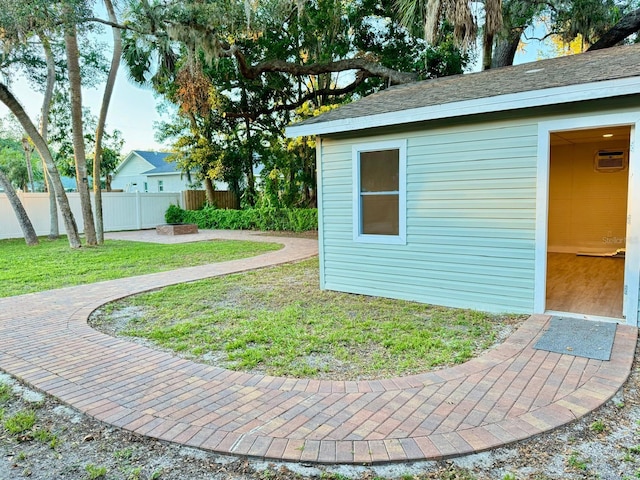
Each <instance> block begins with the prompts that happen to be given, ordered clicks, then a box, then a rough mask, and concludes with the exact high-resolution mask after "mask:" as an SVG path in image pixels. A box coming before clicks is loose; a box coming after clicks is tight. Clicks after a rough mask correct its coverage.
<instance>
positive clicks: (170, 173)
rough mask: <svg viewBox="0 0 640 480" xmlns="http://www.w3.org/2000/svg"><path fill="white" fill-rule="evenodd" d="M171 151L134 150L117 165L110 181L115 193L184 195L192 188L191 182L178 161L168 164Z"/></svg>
mask: <svg viewBox="0 0 640 480" xmlns="http://www.w3.org/2000/svg"><path fill="white" fill-rule="evenodd" d="M169 155H171V153H168V152H148V151H144V150H133V151H131V153H129V155H127V156H126V157H125V159H124V160H123V161H122V162H121V163H120V165H118V167H117V168H116V171H115V172H114V174H113V178H112V180H111V188H112V189H113V190H120V189H121V190H123V191H125V192H181V191H183V190H188V189H189V183H190V182H189V179H188V178H187V176H186V175H184V174H183V173H182V172H181V171H180V170H179V169H178V166H177V164H176V162H168V161H167V160H166V159H167V157H168V156H169Z"/></svg>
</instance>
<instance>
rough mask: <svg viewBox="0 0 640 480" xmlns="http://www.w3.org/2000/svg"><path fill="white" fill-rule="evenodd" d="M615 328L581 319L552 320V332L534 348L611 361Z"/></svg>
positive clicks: (563, 318)
mask: <svg viewBox="0 0 640 480" xmlns="http://www.w3.org/2000/svg"><path fill="white" fill-rule="evenodd" d="M615 336H616V324H615V323H607V322H594V321H591V320H581V319H578V318H565V317H552V318H551V322H550V324H549V329H548V330H547V331H545V332H544V334H543V335H542V337H540V340H538V342H537V343H536V344H535V345H534V346H533V348H536V349H538V350H546V351H548V352H556V353H566V354H569V355H575V356H577V357H587V358H594V359H596V360H609V359H610V358H611V349H612V347H613V340H614V338H615Z"/></svg>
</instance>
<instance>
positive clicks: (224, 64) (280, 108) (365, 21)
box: [124, 0, 468, 205]
mask: <svg viewBox="0 0 640 480" xmlns="http://www.w3.org/2000/svg"><path fill="white" fill-rule="evenodd" d="M234 5H236V6H243V4H242V3H241V2H238V3H236V4H234ZM183 7H184V9H183ZM164 8H165V6H164V5H162V4H153V5H151V6H149V8H143V7H141V8H140V10H139V11H137V12H134V13H135V15H134V16H133V17H131V18H129V19H128V21H129V24H135V25H136V29H137V30H135V31H128V32H127V33H126V35H125V42H124V58H125V60H126V62H127V64H128V66H129V70H130V73H131V75H132V77H133V78H134V79H136V80H137V81H138V82H140V83H147V84H149V85H151V86H153V88H154V89H155V90H156V91H157V92H158V93H160V94H161V95H163V96H164V97H165V98H166V99H167V100H168V101H170V102H171V103H173V104H175V105H176V106H177V107H178V112H179V115H180V117H182V119H184V121H183V120H179V121H176V122H174V123H173V125H166V126H165V128H163V132H162V134H163V136H164V138H165V139H166V138H168V137H171V138H174V139H175V145H176V147H177V148H178V150H179V152H180V153H179V155H178V156H177V159H178V160H179V163H180V165H182V166H183V168H188V170H185V171H188V172H191V171H195V172H196V175H197V176H198V177H199V179H200V180H203V181H204V183H205V186H207V185H208V183H209V182H210V181H211V180H216V179H223V180H225V181H227V183H228V184H229V185H230V188H231V189H232V190H234V191H236V192H237V193H238V195H242V198H243V201H244V202H245V204H248V205H253V204H255V202H256V200H257V196H256V191H255V190H256V189H255V187H254V184H255V179H254V167H255V165H256V163H263V164H267V165H269V170H268V171H269V172H270V171H271V170H273V171H274V172H276V171H277V172H278V173H273V176H278V175H285V177H286V178H285V179H284V180H283V181H281V182H279V185H280V186H282V189H283V190H282V191H283V192H286V193H283V194H282V198H283V200H285V201H286V202H291V204H306V205H312V204H313V203H314V202H315V194H314V193H313V192H314V191H315V179H314V177H315V155H311V154H310V152H309V151H307V149H306V147H305V148H302V146H300V145H298V146H297V147H296V148H295V149H289V148H288V147H287V146H286V141H285V140H283V136H284V135H283V129H284V127H285V126H286V125H287V124H288V123H289V122H290V121H291V119H292V118H293V116H294V115H296V113H295V112H296V111H298V109H303V110H304V109H306V110H310V111H313V110H315V109H317V108H318V107H320V106H324V105H335V104H340V103H343V102H346V101H349V100H350V99H352V98H357V97H358V96H363V95H367V94H369V93H372V92H374V91H377V90H379V89H382V88H387V87H388V86H389V85H390V83H391V82H393V81H395V80H397V79H403V80H402V81H404V80H406V79H408V78H411V79H417V78H430V77H435V76H440V75H443V74H448V73H461V72H462V68H463V66H464V64H465V62H466V61H467V59H468V58H467V57H466V56H464V55H462V54H461V53H460V51H459V50H458V49H457V48H455V46H454V45H453V43H452V42H450V41H449V36H447V35H445V37H444V38H445V41H443V43H442V46H438V47H433V46H430V45H428V44H426V42H424V41H423V40H422V39H420V38H415V37H414V36H412V35H410V34H409V33H408V32H407V30H406V29H404V28H402V27H401V26H400V25H398V23H397V22H395V21H394V20H393V18H392V12H391V9H390V7H389V6H388V5H387V6H384V5H383V6H381V5H378V3H377V2H374V1H373V0H365V1H363V2H342V1H338V0H326V1H322V2H279V3H277V4H275V3H264V4H257V6H256V7H255V9H253V10H251V12H250V15H249V19H250V21H247V13H246V12H245V10H244V6H243V8H242V9H239V8H238V9H237V10H234V8H233V6H232V7H231V9H230V13H228V14H226V16H224V18H223V20H222V21H223V22H226V23H225V24H224V28H226V29H228V30H229V31H232V32H233V34H232V35H231V36H230V35H227V40H228V38H229V37H231V38H232V40H230V42H232V44H231V45H226V46H225V45H224V42H223V40H221V39H220V41H217V39H218V37H220V36H221V35H220V34H219V33H216V34H215V36H209V37H207V34H205V33H203V32H200V31H198V33H197V35H195V33H194V32H193V30H192V34H194V35H192V36H198V39H197V40H195V41H187V40H184V39H183V37H182V35H184V36H186V35H187V34H186V31H187V29H188V28H192V26H190V27H187V26H186V25H182V24H181V25H180V26H178V27H176V25H175V24H174V23H175V22H176V21H178V20H177V19H176V12H175V11H173V10H171V9H168V10H167V11H165V10H163V9H164ZM176 8H178V7H176ZM179 8H180V11H181V12H182V13H184V15H187V14H188V13H190V14H193V15H194V16H195V17H196V18H195V20H194V22H196V24H197V25H200V24H202V25H203V26H202V28H206V27H205V26H204V25H211V24H212V22H213V23H215V22H218V23H219V22H221V19H219V18H217V17H216V18H213V17H207V15H209V16H211V15H212V12H203V11H201V10H199V8H198V6H197V5H193V4H189V6H188V7H187V6H184V5H181V6H180V7H179ZM183 10H186V12H185V11H183ZM234 12H235V15H237V16H236V17H233V15H234ZM180 18H181V19H182V20H180V21H182V22H184V18H185V17H180ZM198 22H199V23H198ZM190 25H191V24H190ZM176 28H177V30H181V29H182V28H184V29H185V30H184V32H183V34H180V33H179V32H178V33H176V32H175V30H176ZM198 28H200V27H198ZM149 30H153V32H154V33H153V35H148V34H147V35H143V34H142V33H140V31H149ZM201 37H203V38H201ZM227 40H225V41H227ZM216 49H217V50H216ZM214 53H215V55H213V54H214ZM214 57H215V58H214ZM154 60H157V62H156V63H154ZM374 63H376V64H377V65H376V66H375V67H374V66H373V64H374ZM353 65H356V69H357V68H359V67H357V66H358V65H361V66H362V65H365V66H366V68H367V69H366V70H360V71H358V72H356V73H355V74H352V73H348V74H344V75H341V74H338V73H336V72H342V71H344V70H345V69H348V68H353ZM374 70H375V71H377V72H383V74H384V75H383V76H384V79H381V78H379V77H377V76H376V75H374V74H373V73H372V71H374ZM393 72H395V73H393ZM399 72H404V73H402V74H400V73H399ZM387 74H389V75H387ZM300 153H304V155H302V156H301V157H299V156H298V154H300ZM300 182H302V184H301V183H300ZM304 182H308V183H307V184H306V185H305V184H304ZM208 190H210V188H208ZM294 192H295V193H294ZM278 195H280V194H278ZM298 195H301V196H302V197H303V198H300V197H299V196H298Z"/></svg>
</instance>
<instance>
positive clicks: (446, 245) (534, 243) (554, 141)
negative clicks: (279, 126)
mask: <svg viewBox="0 0 640 480" xmlns="http://www.w3.org/2000/svg"><path fill="white" fill-rule="evenodd" d="M639 132H640V44H638V45H633V46H622V47H616V48H611V49H607V50H600V51H594V52H589V53H585V54H581V55H574V56H571V57H562V58H556V59H550V60H543V61H539V62H535V63H529V64H524V65H517V66H513V67H506V68H500V69H495V70H489V71H484V72H479V73H474V74H468V75H459V76H454V77H447V78H440V79H436V80H429V81H424V82H417V83H414V84H409V85H403V86H397V87H393V88H390V89H388V90H384V91H382V92H379V93H377V94H374V95H371V96H369V97H366V98H363V99H361V100H359V101H356V102H354V103H351V104H348V105H345V106H343V107H341V108H338V109H336V110H333V111H331V112H328V113H326V114H324V115H321V116H318V117H315V118H312V119H309V120H306V121H304V122H302V123H300V124H296V125H292V126H290V127H289V128H288V129H287V134H288V135H289V136H292V137H293V136H301V135H316V136H318V143H317V149H318V153H317V155H318V159H319V162H318V189H319V198H318V204H319V216H320V219H319V242H320V279H321V286H322V288H325V289H330V290H338V291H345V292H352V293H361V294H368V295H378V296H385V297H391V298H404V299H409V300H417V301H420V302H426V303H432V304H436V305H445V306H452V307H464V308H474V309H479V310H486V311H494V312H514V313H518V312H521V313H544V312H551V313H554V312H555V313H559V312H562V313H569V314H571V315H574V316H579V317H584V318H600V317H607V318H609V319H615V320H616V321H626V323H628V324H631V325H637V320H638V290H639V274H640V240H639V239H640V156H639V155H638V153H637V151H635V150H634V145H637V144H639V143H640V142H639V140H640V138H639V137H640V133H639ZM625 247H626V256H623V252H624V248H625ZM619 249H620V250H621V251H618V250H619ZM614 254H615V255H614ZM600 255H604V256H600ZM612 257H613V258H612ZM625 318H626V320H623V319H625Z"/></svg>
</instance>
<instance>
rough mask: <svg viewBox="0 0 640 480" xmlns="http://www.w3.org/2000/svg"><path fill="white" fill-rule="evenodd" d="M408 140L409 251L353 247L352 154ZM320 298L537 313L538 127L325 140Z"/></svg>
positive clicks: (524, 124) (491, 126)
mask: <svg viewBox="0 0 640 480" xmlns="http://www.w3.org/2000/svg"><path fill="white" fill-rule="evenodd" d="M395 139H406V140H407V243H406V245H380V244H375V245H369V244H363V243H355V242H354V241H353V237H352V231H353V220H354V219H353V214H352V201H353V200H352V188H353V185H352V177H353V175H352V173H353V172H352V160H351V147H352V145H353V144H355V143H358V144H361V143H364V142H369V141H371V142H374V141H381V140H395ZM321 148H322V152H321V155H322V164H321V168H320V169H319V175H320V182H321V185H322V198H321V199H320V202H321V204H320V208H321V213H322V215H321V221H322V225H321V232H322V239H321V248H322V252H321V253H322V254H321V262H322V265H321V268H322V275H321V278H322V283H323V285H322V286H323V288H327V289H330V290H339V291H346V292H352V293H361V294H370V295H378V296H385V297H391V298H404V299H409V300H417V301H421V302H425V303H434V304H439V305H447V306H453V307H469V308H476V309H481V310H488V311H509V312H531V311H533V306H534V267H535V262H534V253H535V227H536V222H535V218H536V212H535V207H536V188H535V187H536V158H537V157H536V155H537V122H536V121H531V120H528V121H527V120H521V121H515V122H514V121H509V122H506V121H502V122H499V121H496V122H493V123H482V124H480V123H478V124H475V125H465V126H442V127H440V128H433V129H429V130H424V131H411V132H407V133H394V134H389V135H384V136H380V135H378V136H369V137H362V136H360V137H357V138H354V139H336V138H323V140H322V147H321Z"/></svg>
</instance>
